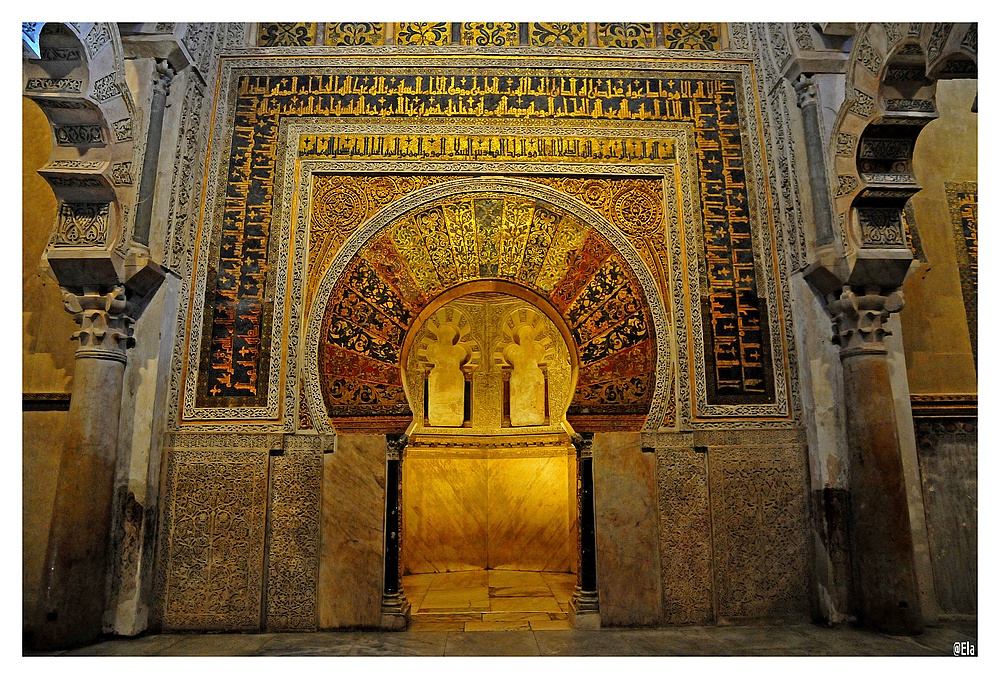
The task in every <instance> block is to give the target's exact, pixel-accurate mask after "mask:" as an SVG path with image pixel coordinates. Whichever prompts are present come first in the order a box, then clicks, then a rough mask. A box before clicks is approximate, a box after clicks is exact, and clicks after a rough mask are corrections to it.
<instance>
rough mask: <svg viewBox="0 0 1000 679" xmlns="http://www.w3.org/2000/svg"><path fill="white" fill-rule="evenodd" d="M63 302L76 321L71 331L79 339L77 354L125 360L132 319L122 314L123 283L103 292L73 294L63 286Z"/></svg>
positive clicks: (133, 340) (83, 356)
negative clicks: (78, 325)
mask: <svg viewBox="0 0 1000 679" xmlns="http://www.w3.org/2000/svg"><path fill="white" fill-rule="evenodd" d="M63 305H64V306H65V307H66V311H68V312H69V313H71V314H73V320H75V321H76V322H77V323H79V324H80V329H79V330H78V331H76V332H75V333H73V335H72V339H75V340H79V341H80V348H79V349H77V350H76V357H77V358H99V359H103V360H107V361H121V362H122V363H124V362H125V358H126V353H125V352H126V350H127V349H128V348H129V347H132V346H134V345H135V339H134V338H133V337H132V323H133V322H134V319H132V318H130V317H129V316H127V315H126V314H125V305H126V300H125V288H124V286H121V285H116V286H115V287H113V288H112V289H111V291H110V292H105V293H101V292H99V291H92V290H85V291H84V292H83V293H81V294H76V293H73V292H70V291H69V290H66V289H63Z"/></svg>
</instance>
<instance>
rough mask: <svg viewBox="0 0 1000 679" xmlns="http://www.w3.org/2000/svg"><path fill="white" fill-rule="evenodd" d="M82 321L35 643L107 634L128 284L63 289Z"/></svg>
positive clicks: (62, 643) (75, 642) (63, 643)
mask: <svg viewBox="0 0 1000 679" xmlns="http://www.w3.org/2000/svg"><path fill="white" fill-rule="evenodd" d="M63 303H64V305H65V307H66V310H67V311H69V312H70V313H72V314H73V317H74V319H75V320H76V322H77V323H79V324H80V330H79V331H77V332H76V333H74V334H73V339H75V340H77V341H78V342H79V343H80V344H79V348H78V349H77V351H76V366H75V370H74V379H73V395H72V398H71V400H70V409H69V414H68V417H67V422H66V432H65V435H64V440H65V441H66V448H65V449H64V450H63V455H62V460H61V463H60V467H59V480H58V482H57V486H56V499H55V507H54V510H53V513H52V525H51V528H50V531H49V541H48V547H47V551H46V558H45V572H44V574H43V576H42V593H41V597H40V602H39V608H40V610H39V613H38V620H39V621H38V624H37V626H36V628H35V637H34V645H35V646H36V647H37V648H39V649H54V648H67V647H72V646H79V645H83V644H87V643H91V642H93V641H94V640H95V639H97V637H98V636H99V635H100V634H101V630H102V617H103V614H104V605H105V592H104V589H105V582H106V579H105V574H106V573H107V567H108V553H107V552H108V535H109V532H110V528H111V506H112V496H113V491H114V476H115V458H116V450H117V441H118V419H119V415H120V409H121V397H122V375H123V373H124V370H125V360H126V349H127V348H128V347H129V346H131V345H132V344H133V343H134V340H133V339H132V336H131V324H132V319H131V318H129V317H128V316H127V315H126V314H125V306H126V299H125V292H124V288H123V287H122V286H115V287H113V288H111V289H110V290H107V289H104V290H101V289H95V288H89V289H83V290H81V291H72V292H71V291H68V290H64V292H63Z"/></svg>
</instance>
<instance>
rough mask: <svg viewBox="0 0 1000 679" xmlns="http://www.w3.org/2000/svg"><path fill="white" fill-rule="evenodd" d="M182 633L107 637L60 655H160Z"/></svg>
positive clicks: (177, 640)
mask: <svg viewBox="0 0 1000 679" xmlns="http://www.w3.org/2000/svg"><path fill="white" fill-rule="evenodd" d="M183 638H184V635H181V634H152V635H149V636H145V637H136V638H134V639H128V638H120V639H109V640H107V641H102V642H99V643H96V644H94V645H92V646H85V647H83V648H77V649H73V650H71V651H66V652H65V653H62V654H61V655H99V656H145V655H160V654H162V653H163V652H164V651H165V650H166V649H168V648H169V647H170V646H173V645H174V644H176V643H177V642H179V641H180V640H181V639H183Z"/></svg>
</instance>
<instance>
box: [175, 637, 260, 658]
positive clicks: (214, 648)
mask: <svg viewBox="0 0 1000 679" xmlns="http://www.w3.org/2000/svg"><path fill="white" fill-rule="evenodd" d="M274 638H275V635H274V634H185V635H184V636H183V638H182V639H180V640H179V641H178V642H177V643H176V644H171V645H170V646H167V647H166V648H165V649H164V650H163V651H162V652H160V653H158V654H157V655H164V656H168V655H169V656H180V655H184V656H188V655H190V656H237V655H257V654H258V653H259V652H260V651H261V650H262V649H263V648H264V646H266V645H267V644H268V643H270V642H271V641H273V640H274Z"/></svg>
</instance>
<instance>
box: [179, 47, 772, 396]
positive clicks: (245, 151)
mask: <svg viewBox="0 0 1000 679" xmlns="http://www.w3.org/2000/svg"><path fill="white" fill-rule="evenodd" d="M398 36H399V34H398V33H397V38H398ZM236 85H237V95H236V102H235V106H236V110H235V129H234V134H233V138H232V146H231V153H230V164H229V170H228V172H229V176H228V182H227V185H226V198H225V205H224V214H223V221H222V224H221V225H220V228H218V229H217V231H216V239H215V241H214V243H213V252H212V253H211V254H210V257H211V259H210V265H209V283H208V286H207V289H206V296H207V297H206V301H207V302H209V303H208V304H206V308H205V316H204V323H205V325H204V328H205V331H204V332H203V334H202V350H201V356H202V360H201V367H200V370H199V376H198V377H199V379H198V392H197V394H196V405H197V406H198V407H211V406H226V407H229V406H244V405H246V406H252V405H263V403H265V402H266V396H267V394H266V392H267V388H266V385H267V384H268V383H269V380H270V379H271V376H270V375H269V374H268V373H269V356H270V354H269V346H270V341H269V340H270V338H269V336H268V334H269V332H270V327H271V323H272V312H273V310H272V302H271V301H270V298H269V296H268V295H269V292H270V287H269V286H271V285H273V283H272V282H271V279H272V277H271V274H270V269H269V262H270V260H271V258H272V257H273V253H272V250H273V248H274V247H275V246H274V242H273V240H274V239H272V238H271V235H272V234H271V227H272V215H273V206H272V203H273V193H274V171H275V169H274V167H275V166H274V163H275V155H276V152H277V151H276V149H277V144H278V140H277V135H278V129H279V122H280V121H281V120H282V119H284V118H285V117H311V118H317V117H319V118H322V117H340V118H352V117H363V118H366V119H382V118H428V119H432V118H456V119H468V120H470V121H472V120H475V119H497V120H500V119H507V120H515V121H516V120H522V119H540V120H545V119H553V120H556V119H566V120H587V121H600V120H603V121H621V120H627V121H666V122H670V121H672V122H677V123H685V124H690V125H691V126H692V128H693V131H694V140H695V160H696V163H697V168H696V169H697V181H698V184H699V188H700V194H701V210H702V214H703V225H704V243H703V249H702V256H703V257H704V261H703V268H704V271H705V273H706V283H707V288H706V289H705V290H704V291H703V310H704V312H705V313H704V321H705V325H706V328H705V329H706V333H705V336H706V340H705V341H706V348H707V351H706V357H705V361H706V368H707V370H708V372H709V382H710V384H709V393H708V402H709V403H735V402H765V401H766V400H767V399H768V398H771V396H772V392H773V385H772V384H771V382H772V380H773V377H772V375H771V373H770V370H769V368H768V366H769V361H770V358H769V355H770V354H769V352H770V346H769V342H768V338H767V323H766V318H767V310H766V302H765V300H764V299H763V298H762V297H761V295H760V294H759V292H758V290H757V280H756V273H755V262H754V253H753V249H752V237H751V227H750V217H749V206H748V198H747V188H746V179H745V176H744V170H743V158H744V149H743V141H742V139H741V132H740V127H739V115H740V114H739V110H738V101H737V96H736V86H735V82H734V81H733V80H730V79H725V78H724V77H722V76H716V77H711V78H709V77H688V76H683V77H682V76H680V75H671V76H665V75H663V74H662V73H659V72H656V73H654V72H635V71H630V72H628V73H627V74H625V73H613V72H612V73H607V74H601V75H600V76H598V75H595V74H592V73H590V72H584V73H581V74H576V75H573V74H565V73H564V74H560V75H552V74H551V72H547V71H541V70H539V71H536V72H534V73H532V72H528V73H511V72H510V71H504V70H500V69H497V70H490V69H481V70H478V71H476V72H474V73H472V72H468V71H464V72H463V71H460V70H447V69H440V70H438V71H435V72H414V71H412V70H408V69H391V68H384V69H381V70H378V69H369V70H367V71H364V72H360V71H359V72H354V73H347V72H332V73H331V72H330V71H329V70H327V71H325V72H322V73H320V72H311V73H298V74H284V75H247V76H240V77H238V78H237V82H236ZM299 151H300V153H301V154H302V157H303V158H311V159H320V158H330V159H337V160H344V159H366V158H367V159H375V160H378V159H386V160H392V159H409V158H413V159H419V160H481V159H498V160H507V159H510V160H517V161H519V162H550V161H552V160H554V159H558V160H559V162H573V161H574V160H575V159H581V160H588V161H590V162H594V161H599V162H610V161H612V160H616V161H618V162H621V163H629V164H640V165H641V164H643V163H662V162H665V161H667V160H669V159H673V157H674V154H675V153H676V149H675V148H674V144H673V142H671V140H669V139H660V140H657V139H655V138H638V137H630V136H629V135H627V134H626V135H624V136H615V137H614V138H610V137H609V138H601V137H600V135H599V134H597V133H595V135H594V136H591V137H588V138H583V137H577V136H575V135H567V136H566V137H563V138H558V137H557V136H555V135H549V136H546V135H524V134H521V135H499V136H490V135H485V134H484V135H476V134H471V135H469V134H464V135H458V134H441V135H426V134H425V135H421V134H414V135H402V134H389V135H380V136H379V137H378V138H377V139H376V138H375V135H363V134H362V135H359V134H353V135H351V134H333V133H330V134H313V135H304V136H303V137H302V139H301V141H300V144H299ZM661 204H662V201H661ZM655 205H656V204H655V203H650V204H649V205H646V204H644V203H643V202H642V199H640V197H637V196H633V197H631V198H629V199H628V200H625V199H623V200H622V201H621V202H620V203H619V204H618V209H619V210H621V211H622V212H623V214H627V215H629V214H630V215H631V216H627V219H629V220H631V222H630V223H634V225H635V229H634V231H635V232H636V233H644V232H645V230H646V229H648V228H654V227H656V225H657V224H659V223H661V222H660V219H661V217H657V216H656V210H655V209H652V208H655ZM651 210H652V211H651ZM457 214H458V213H456V212H452V213H450V214H449V213H448V212H444V213H442V214H441V215H438V216H436V217H431V216H427V218H428V219H429V220H430V221H425V222H424V223H422V224H421V223H416V222H415V221H414V222H412V223H410V224H409V225H405V224H400V225H398V227H397V231H396V232H395V235H392V239H395V242H396V244H397V246H398V247H409V248H416V249H414V250H413V256H418V255H419V254H420V253H419V252H418V251H419V250H421V248H423V252H424V255H425V256H426V257H427V258H428V260H427V261H428V263H430V264H432V262H431V253H430V251H429V250H427V249H426V248H425V246H417V245H416V243H415V242H414V241H412V239H410V238H409V237H408V236H407V237H405V238H403V239H402V240H403V241H405V243H406V244H401V243H400V242H399V238H401V234H402V233H403V232H404V231H406V230H407V229H409V230H410V231H412V232H414V233H419V234H421V239H423V237H424V235H425V234H426V235H427V237H428V238H432V236H431V234H432V233H433V230H434V229H435V228H437V226H435V225H436V224H437V225H439V224H441V223H442V222H441V220H442V219H443V220H444V221H445V222H447V220H449V219H454V218H455V217H456V215H457ZM536 215H541V213H540V212H539V213H536ZM538 218H539V217H538V216H536V217H535V219H538ZM435 219H436V220H437V221H435ZM501 219H502V217H501ZM636 220H639V221H636ZM640 222H641V224H640ZM563 231H564V229H563V230H560V231H558V232H553V237H557V235H558V233H563ZM529 233H530V234H531V235H530V236H529V238H530V239H535V238H537V237H538V235H537V233H536V232H535V231H534V230H530V231H529ZM567 233H568V232H567ZM477 237H478V238H480V239H481V240H480V241H478V242H477V244H476V247H479V248H484V249H485V250H486V251H491V248H497V250H496V251H497V253H498V255H497V259H495V260H492V261H490V262H486V263H484V262H480V266H481V267H485V269H481V270H480V275H481V276H487V275H488V276H492V275H500V274H499V272H500V270H501V268H502V267H504V266H507V265H505V264H504V263H503V262H504V260H503V259H502V258H501V257H500V253H501V252H502V251H503V250H502V249H501V248H503V247H507V248H509V247H516V248H520V247H521V246H520V241H518V240H517V239H516V238H515V241H514V242H512V243H510V244H507V245H504V244H503V243H502V242H499V241H496V240H495V239H494V238H493V236H492V235H491V232H490V229H489V228H488V225H487V224H486V222H483V227H482V230H481V231H480V232H479V233H478V236H477ZM560 242H561V241H559V240H558V237H557V238H556V241H554V242H553V243H551V247H550V249H549V250H550V252H551V251H553V249H556V250H558V249H559V248H561V247H563V245H560ZM533 265H534V266H540V269H539V271H538V278H537V282H538V284H539V287H541V288H542V289H543V290H545V291H546V292H548V291H551V290H552V286H553V285H554V284H555V283H556V282H557V281H556V280H554V279H552V280H550V279H551V275H552V274H551V273H547V271H549V270H548V269H547V268H546V267H547V266H548V265H547V264H546V262H545V261H542V262H540V263H539V262H535V263H534V264H533ZM493 267H496V273H494V272H493ZM419 275H423V276H432V277H437V281H438V282H439V283H440V282H441V281H442V278H441V277H443V280H444V281H450V280H458V279H459V278H461V277H462V275H464V274H462V273H461V272H460V271H457V270H456V271H450V270H449V269H447V268H441V269H440V270H438V269H436V268H434V267H433V266H431V267H430V268H429V269H425V273H422V274H419ZM547 276H548V278H546V277H547ZM400 294H401V295H402V294H404V293H403V291H400ZM629 331H630V332H632V333H640V334H641V333H642V332H644V331H648V324H647V325H646V326H643V324H642V323H639V322H638V320H636V321H635V322H634V323H633V324H632V325H631V326H629ZM636 338H637V339H636V341H642V340H639V339H638V335H636ZM595 351H596V346H595ZM594 356H595V359H596V358H597V354H595V355H594ZM748 399H749V400H748Z"/></svg>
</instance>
